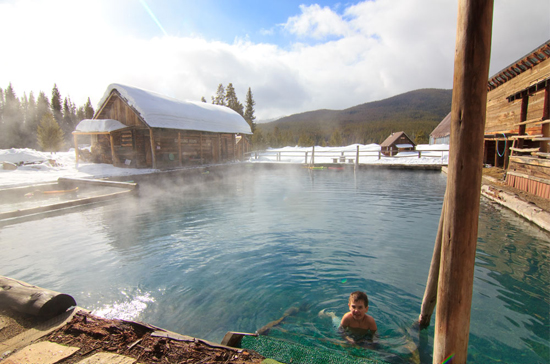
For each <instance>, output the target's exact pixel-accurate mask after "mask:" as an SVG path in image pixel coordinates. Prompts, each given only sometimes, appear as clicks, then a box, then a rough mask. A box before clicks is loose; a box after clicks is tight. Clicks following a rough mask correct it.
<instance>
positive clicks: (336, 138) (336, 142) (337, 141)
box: [329, 129, 342, 147]
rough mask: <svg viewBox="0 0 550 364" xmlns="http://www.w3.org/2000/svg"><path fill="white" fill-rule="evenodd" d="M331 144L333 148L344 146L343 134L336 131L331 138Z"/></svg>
mask: <svg viewBox="0 0 550 364" xmlns="http://www.w3.org/2000/svg"><path fill="white" fill-rule="evenodd" d="M329 144H330V146H331V147H340V146H342V134H340V130H338V129H336V130H335V131H334V132H333V133H332V135H331V136H330V141H329Z"/></svg>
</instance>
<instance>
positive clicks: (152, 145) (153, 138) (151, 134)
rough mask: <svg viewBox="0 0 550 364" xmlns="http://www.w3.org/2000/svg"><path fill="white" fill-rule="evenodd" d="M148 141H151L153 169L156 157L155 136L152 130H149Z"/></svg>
mask: <svg viewBox="0 0 550 364" xmlns="http://www.w3.org/2000/svg"><path fill="white" fill-rule="evenodd" d="M149 139H150V141H151V160H152V162H153V166H152V167H153V169H155V168H157V157H156V156H155V135H154V133H153V129H152V128H151V129H149Z"/></svg>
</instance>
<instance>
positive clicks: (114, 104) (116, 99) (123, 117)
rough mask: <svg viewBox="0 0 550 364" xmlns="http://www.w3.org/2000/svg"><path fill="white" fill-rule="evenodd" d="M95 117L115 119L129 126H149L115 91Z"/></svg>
mask: <svg viewBox="0 0 550 364" xmlns="http://www.w3.org/2000/svg"><path fill="white" fill-rule="evenodd" d="M95 119H114V120H118V121H120V122H121V123H122V124H124V125H127V126H135V127H137V128H145V127H147V126H146V125H145V124H144V123H143V122H142V121H141V119H140V118H139V116H138V114H137V113H136V111H134V109H132V108H131V107H130V106H128V104H127V103H126V102H124V101H123V100H122V99H121V98H120V96H119V95H118V93H117V92H113V93H112V94H111V96H110V97H109V99H108V100H107V101H106V103H105V106H104V107H103V108H102V109H101V110H100V112H99V113H98V114H97V115H96V117H95Z"/></svg>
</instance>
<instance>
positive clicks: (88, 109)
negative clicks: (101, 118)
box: [84, 97, 94, 119]
mask: <svg viewBox="0 0 550 364" xmlns="http://www.w3.org/2000/svg"><path fill="white" fill-rule="evenodd" d="M84 114H85V116H86V117H85V119H91V118H93V117H94V108H93V107H92V102H91V101H90V98H89V97H88V101H86V104H85V105H84Z"/></svg>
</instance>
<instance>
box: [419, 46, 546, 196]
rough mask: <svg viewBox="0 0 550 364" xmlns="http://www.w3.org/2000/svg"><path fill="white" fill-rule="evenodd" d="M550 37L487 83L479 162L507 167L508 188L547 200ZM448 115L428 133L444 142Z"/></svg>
mask: <svg viewBox="0 0 550 364" xmlns="http://www.w3.org/2000/svg"><path fill="white" fill-rule="evenodd" d="M549 87H550V40H549V41H547V42H546V43H544V44H542V45H541V46H539V47H537V48H536V49H535V50H533V51H531V52H529V53H528V54H526V55H525V56H523V57H521V58H519V59H518V60H517V61H515V62H513V63H511V64H510V65H509V66H507V67H505V68H504V69H502V70H501V71H499V72H497V73H496V74H495V75H494V76H492V77H490V78H489V81H488V82H487V111H486V122H485V132H484V133H485V136H484V155H483V163H484V164H489V165H492V166H496V167H501V168H503V169H505V170H507V173H506V183H507V184H508V185H510V186H513V187H516V188H519V189H522V190H524V191H527V192H531V193H533V194H535V195H538V196H541V197H545V198H550V161H549V159H548V158H550V154H549V152H550V145H549V142H550V130H549V129H550V120H549V118H550V99H549V95H548V93H549ZM450 134H451V124H450V114H449V115H447V116H446V117H445V118H444V119H443V120H442V121H441V123H440V124H439V125H438V126H437V127H436V128H435V129H434V131H433V132H432V133H431V134H430V142H432V140H433V141H434V142H435V140H439V141H443V140H448V139H449V136H450Z"/></svg>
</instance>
